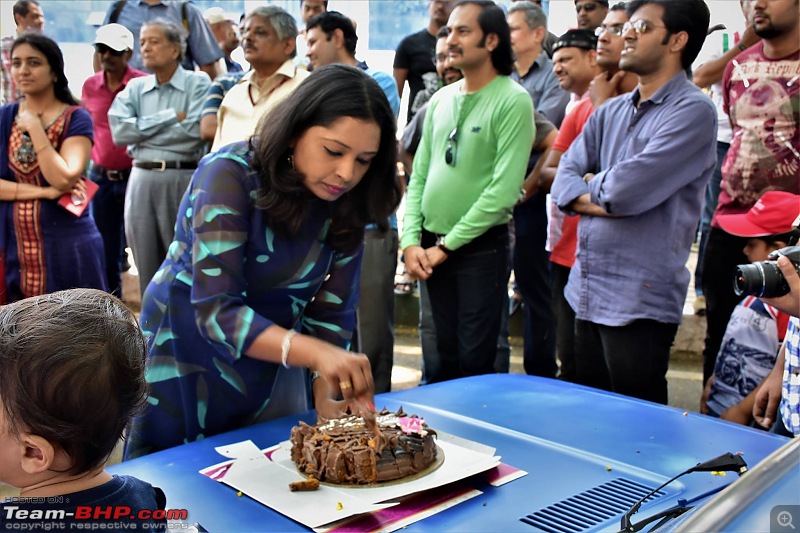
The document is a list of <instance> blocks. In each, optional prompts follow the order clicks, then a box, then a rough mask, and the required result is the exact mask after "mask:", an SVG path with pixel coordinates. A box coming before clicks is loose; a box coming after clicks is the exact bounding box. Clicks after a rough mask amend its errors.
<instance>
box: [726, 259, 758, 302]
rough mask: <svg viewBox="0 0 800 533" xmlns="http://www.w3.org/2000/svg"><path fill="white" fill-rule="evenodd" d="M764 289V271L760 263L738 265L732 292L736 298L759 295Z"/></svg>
mask: <svg viewBox="0 0 800 533" xmlns="http://www.w3.org/2000/svg"><path fill="white" fill-rule="evenodd" d="M763 287H764V270H763V269H762V268H761V264H760V263H754V264H752V265H739V266H737V267H736V275H735V276H734V278H733V291H734V292H735V293H736V295H737V296H743V295H747V294H753V295H756V296H760V295H761V290H762V289H763Z"/></svg>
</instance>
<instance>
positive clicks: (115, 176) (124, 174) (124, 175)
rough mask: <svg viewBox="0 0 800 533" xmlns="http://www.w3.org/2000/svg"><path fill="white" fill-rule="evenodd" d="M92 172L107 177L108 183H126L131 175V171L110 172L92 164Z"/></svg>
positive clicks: (126, 169) (127, 169)
mask: <svg viewBox="0 0 800 533" xmlns="http://www.w3.org/2000/svg"><path fill="white" fill-rule="evenodd" d="M90 168H91V170H92V172H96V173H97V174H100V175H102V176H105V177H106V179H107V180H108V181H125V180H126V179H128V176H130V175H131V169H129V168H125V169H122V170H109V169H107V168H105V167H101V166H100V165H96V164H94V163H91V164H90Z"/></svg>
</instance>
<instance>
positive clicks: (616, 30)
mask: <svg viewBox="0 0 800 533" xmlns="http://www.w3.org/2000/svg"><path fill="white" fill-rule="evenodd" d="M624 28H625V25H624V24H613V25H611V26H598V27H597V29H595V30H594V34H595V35H596V36H597V37H602V36H603V34H604V33H605V32H608V33H610V34H611V35H615V36H617V37H622V34H623V33H625V30H624Z"/></svg>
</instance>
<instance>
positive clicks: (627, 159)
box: [552, 72, 717, 326]
mask: <svg viewBox="0 0 800 533" xmlns="http://www.w3.org/2000/svg"><path fill="white" fill-rule="evenodd" d="M638 103H639V89H638V88H637V89H636V90H634V91H633V92H632V93H630V94H626V95H622V96H619V97H617V98H614V99H612V100H609V101H608V102H606V104H605V105H603V106H601V107H600V108H599V109H597V111H595V113H594V114H593V115H592V116H591V117H590V118H589V121H588V122H587V123H586V126H585V127H584V129H583V132H582V133H581V135H580V136H579V137H578V138H577V139H575V142H574V143H572V146H570V148H569V150H567V152H566V153H565V154H564V157H563V158H562V159H561V163H560V164H559V166H558V173H557V174H556V179H555V182H554V183H553V190H552V195H553V197H554V198H555V199H556V202H557V203H558V206H559V207H560V208H561V209H562V210H564V211H568V210H567V206H568V205H569V204H570V203H571V202H572V201H573V200H575V199H576V198H578V197H579V196H580V195H582V194H585V193H590V195H591V199H592V202H593V203H596V204H598V205H600V206H602V207H603V208H604V209H605V210H606V211H607V212H608V213H610V214H612V215H615V216H616V218H606V217H595V216H587V215H584V216H582V217H581V221H580V223H579V224H578V256H577V260H576V262H575V266H574V267H573V268H572V271H571V273H570V277H569V282H568V283H567V287H566V288H565V290H564V294H565V296H566V298H567V301H568V302H569V304H570V306H572V308H573V309H574V310H575V313H576V316H577V318H578V319H581V320H588V321H591V322H595V323H598V324H603V325H606V326H624V325H626V324H629V323H631V322H633V321H634V320H637V319H642V318H645V319H652V320H656V321H658V322H663V323H668V324H679V323H680V322H681V317H682V314H683V303H684V300H685V298H686V289H687V287H688V285H689V271H688V270H687V268H686V260H687V259H688V257H689V251H690V248H691V245H692V240H693V238H694V233H695V230H696V227H697V221H698V219H699V217H700V209H701V207H702V203H703V194H704V191H705V186H706V182H708V180H709V178H710V177H711V174H712V172H713V171H714V165H715V163H716V159H717V157H716V135H717V114H716V110H715V108H714V104H713V103H712V102H711V100H710V99H709V98H708V97H707V96H705V95H704V94H703V93H702V92H701V91H700V89H698V88H697V87H695V86H694V85H693V84H692V83H691V82H690V81H689V80H688V79H687V78H686V74H684V73H683V72H680V73H678V74H676V75H675V76H674V77H673V78H672V79H670V80H669V81H668V82H667V83H666V84H665V85H664V86H663V87H661V88H660V89H659V90H658V91H656V93H655V94H654V95H653V96H652V97H651V98H650V99H649V100H647V101H645V102H642V103H641V105H640V106H639V107H638V108H637V104H638ZM590 172H591V173H594V174H595V177H594V179H592V180H591V181H590V182H589V183H588V184H587V183H584V181H583V179H582V177H583V175H584V174H586V173H590Z"/></svg>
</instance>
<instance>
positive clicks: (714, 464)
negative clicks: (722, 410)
mask: <svg viewBox="0 0 800 533" xmlns="http://www.w3.org/2000/svg"><path fill="white" fill-rule="evenodd" d="M692 472H738V474H739V475H740V476H741V475H742V474H744V473H745V472H747V463H745V462H744V459H742V457H741V456H740V455H734V454H732V453H730V452H728V453H726V454H723V455H720V456H719V457H716V458H714V459H711V460H710V461H706V462H705V463H697V464H696V465H695V466H693V467H691V468H689V469H687V470H684V471H683V472H681V473H680V474H678V475H677V476H675V477H673V478H672V479H670V480H668V481H666V482H665V483H662V484H661V486H659V487H658V488H655V489H653V490H651V491H650V492H649V493H647V494H646V495H645V496H644V497H643V498H642V499H641V500H639V501H638V502H636V503H634V504H633V505H632V506H631V508H630V509H628V512H627V513H625V516H623V517H622V520H620V533H635V532H636V531H639V530H641V529H642V528H643V527H644V526H646V525H647V524H649V523H651V522H653V521H655V520H658V519H659V518H666V519H670V518H674V517H676V516H680V515H682V514H683V513H685V512H686V511H688V510H689V509H691V507H686V506H679V507H673V508H671V509H667V510H666V511H664V512H662V513H658V514H656V515H654V516H652V517H650V518H646V519H645V520H642V521H641V522H638V523H637V524H635V525H633V524H631V517H632V516H633V515H634V514H635V513H636V511H638V510H639V507H641V506H642V504H643V503H644V502H645V500H647V499H648V498H649V497H650V496H652V495H653V494H655V493H656V492H658V491H660V490H661V489H663V488H664V487H666V486H667V485H669V484H670V483H672V482H673V481H675V480H676V479H678V478H679V477H681V476H684V475H686V474H691V473H692Z"/></svg>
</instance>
